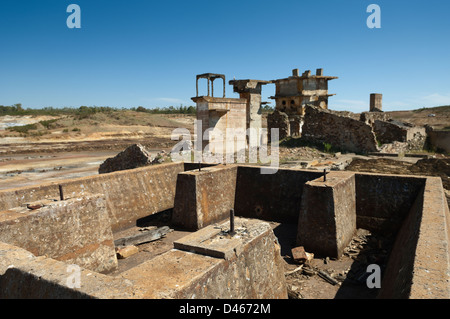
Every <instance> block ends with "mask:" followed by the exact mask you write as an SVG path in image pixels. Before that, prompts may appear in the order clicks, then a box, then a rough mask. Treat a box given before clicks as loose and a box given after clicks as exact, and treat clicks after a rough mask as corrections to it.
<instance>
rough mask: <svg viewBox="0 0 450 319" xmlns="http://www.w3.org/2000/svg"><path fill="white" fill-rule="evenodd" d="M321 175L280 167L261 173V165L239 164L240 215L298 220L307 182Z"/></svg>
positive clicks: (236, 199) (238, 201)
mask: <svg viewBox="0 0 450 319" xmlns="http://www.w3.org/2000/svg"><path fill="white" fill-rule="evenodd" d="M319 176H321V173H320V172H314V171H307V170H296V169H278V171H277V172H276V173H275V174H261V167H258V166H245V165H242V166H239V168H238V172H237V180H236V198H235V205H234V208H235V213H236V215H237V216H243V217H249V218H260V219H264V220H273V221H280V222H281V221H283V222H289V223H294V224H295V223H297V221H298V214H299V209H300V203H301V200H302V194H303V185H304V184H305V183H306V182H307V181H310V180H313V179H316V178H318V177H319Z"/></svg>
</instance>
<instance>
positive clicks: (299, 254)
mask: <svg viewBox="0 0 450 319" xmlns="http://www.w3.org/2000/svg"><path fill="white" fill-rule="evenodd" d="M291 253H292V258H293V259H294V261H295V262H296V263H299V264H303V263H305V262H308V261H311V260H313V259H314V254H312V253H308V252H306V251H305V248H304V247H303V246H299V247H295V248H293V249H292V250H291Z"/></svg>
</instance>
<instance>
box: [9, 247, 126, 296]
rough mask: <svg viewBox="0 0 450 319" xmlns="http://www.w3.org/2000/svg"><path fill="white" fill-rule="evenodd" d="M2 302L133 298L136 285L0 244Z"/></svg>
mask: <svg viewBox="0 0 450 319" xmlns="http://www.w3.org/2000/svg"><path fill="white" fill-rule="evenodd" d="M0 256H1V258H0V299H29V298H31V299H85V298H101V299H114V298H130V297H131V296H133V293H132V284H131V282H129V281H126V280H123V279H121V278H114V277H109V276H107V275H103V274H100V273H97V272H94V271H91V270H87V269H83V268H81V267H78V266H76V265H70V264H67V263H64V262H61V261H57V260H54V259H51V258H47V257H44V256H41V257H35V256H34V255H33V254H31V253H30V252H28V251H25V250H23V249H21V248H18V247H15V246H12V245H8V244H5V243H1V242H0Z"/></svg>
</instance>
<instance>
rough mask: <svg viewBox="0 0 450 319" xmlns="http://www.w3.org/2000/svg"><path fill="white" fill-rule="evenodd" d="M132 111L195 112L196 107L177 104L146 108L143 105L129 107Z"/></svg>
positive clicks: (158, 112)
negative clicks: (177, 105) (174, 105)
mask: <svg viewBox="0 0 450 319" xmlns="http://www.w3.org/2000/svg"><path fill="white" fill-rule="evenodd" d="M131 110H132V111H136V112H145V113H151V114H195V113H196V112H197V109H196V107H195V106H189V107H188V106H183V105H181V106H179V107H173V106H169V107H165V108H159V107H156V108H152V109H146V108H145V107H143V106H138V107H137V108H131Z"/></svg>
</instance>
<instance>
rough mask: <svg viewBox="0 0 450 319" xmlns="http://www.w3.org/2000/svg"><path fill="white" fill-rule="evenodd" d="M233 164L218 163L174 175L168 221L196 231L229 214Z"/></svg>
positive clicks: (233, 181)
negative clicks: (173, 196)
mask: <svg viewBox="0 0 450 319" xmlns="http://www.w3.org/2000/svg"><path fill="white" fill-rule="evenodd" d="M236 174H237V166H234V165H233V166H224V165H218V166H213V167H207V168H203V169H202V170H201V171H198V170H193V171H189V172H184V173H180V174H179V175H178V180H177V187H176V194H175V205H174V209H173V214H172V223H173V224H174V225H177V226H180V227H182V228H186V229H190V230H197V229H200V228H202V227H205V226H207V225H210V224H212V223H215V222H217V221H221V220H223V219H225V218H228V217H229V216H230V209H232V208H233V207H234V197H235V192H236Z"/></svg>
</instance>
